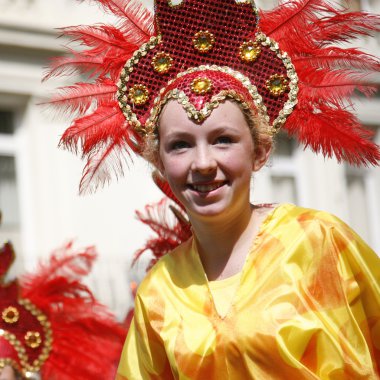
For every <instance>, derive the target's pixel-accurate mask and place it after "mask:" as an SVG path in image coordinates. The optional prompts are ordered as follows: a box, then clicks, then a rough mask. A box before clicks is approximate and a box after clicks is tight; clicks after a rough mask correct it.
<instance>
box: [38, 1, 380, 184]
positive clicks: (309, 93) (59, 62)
mask: <svg viewBox="0 0 380 380" xmlns="http://www.w3.org/2000/svg"><path fill="white" fill-rule="evenodd" d="M97 1H98V2H99V3H100V4H101V5H102V6H103V7H104V8H105V9H106V10H108V11H110V12H112V13H113V14H114V15H116V16H117V17H118V18H119V23H118V25H117V27H113V26H106V25H96V26H79V27H70V28H65V29H63V34H65V35H67V36H69V37H71V38H72V39H73V40H75V41H79V42H80V43H81V44H82V45H83V47H84V48H83V49H81V50H80V51H71V53H72V56H71V57H65V58H58V59H56V60H55V61H54V62H53V64H52V66H51V69H50V71H49V72H48V74H47V75H46V77H45V78H49V77H51V76H54V75H58V74H62V73H69V74H70V73H73V72H74V71H79V72H84V73H90V77H91V78H93V82H92V83H77V84H76V85H74V86H71V87H65V88H62V89H61V92H60V94H58V95H57V96H55V97H54V98H53V99H52V101H51V103H52V104H55V105H60V106H63V107H64V108H66V109H67V110H70V111H75V112H78V114H79V117H78V118H77V119H76V120H75V121H74V122H73V124H72V125H71V127H70V128H68V129H67V130H66V132H65V133H64V135H63V136H62V140H61V144H62V145H63V146H65V147H67V148H69V149H73V150H74V151H76V150H77V149H78V145H79V146H80V150H81V153H82V155H83V157H84V158H86V159H87V164H86V167H85V169H84V174H83V178H82V181H81V186H80V189H81V191H91V190H94V189H96V188H97V186H98V185H99V184H102V183H104V182H108V181H109V180H110V179H111V176H112V174H115V175H116V176H119V175H120V174H121V173H122V172H123V167H124V165H125V160H126V159H127V157H126V153H127V155H128V152H130V150H133V151H135V152H137V153H139V152H140V149H141V140H142V139H143V138H144V136H145V134H147V133H152V132H153V133H154V132H155V129H156V127H157V119H158V117H159V113H160V110H161V109H162V106H163V105H164V104H165V102H166V101H167V100H168V99H173V98H174V99H176V100H177V101H178V102H179V103H180V104H182V105H183V107H184V108H185V109H186V111H187V113H188V115H189V117H191V118H192V119H193V120H195V121H197V122H201V121H202V120H203V119H204V118H206V117H207V116H208V115H209V114H210V112H211V111H212V109H213V108H215V107H216V106H218V104H219V103H220V102H221V101H223V100H224V99H226V98H234V99H236V100H238V101H239V102H241V103H242V104H243V105H245V106H247V107H250V108H251V109H253V110H255V112H257V113H258V114H260V115H261V116H262V118H263V120H266V121H267V123H268V125H269V126H270V127H271V130H272V132H273V133H275V132H276V131H277V130H278V129H279V128H280V127H283V128H284V129H285V130H286V131H287V132H288V133H289V134H290V135H294V136H296V137H297V138H298V139H299V140H300V141H301V142H303V143H304V144H305V145H306V146H310V147H311V148H312V149H313V150H314V151H315V152H320V151H321V152H322V153H323V154H324V155H326V156H332V155H335V156H336V157H337V159H338V160H346V161H348V162H349V163H353V164H357V165H359V164H364V165H368V164H373V165H377V164H378V163H379V160H380V150H379V147H378V146H377V145H376V144H374V143H373V142H372V141H371V139H370V138H371V133H370V132H369V131H367V130H365V129H363V128H362V127H361V126H360V123H359V122H358V120H357V119H356V117H355V116H354V115H353V113H352V112H351V111H352V108H351V104H350V102H349V98H350V96H351V95H352V93H353V92H354V91H355V90H358V91H360V92H362V93H364V94H366V95H369V94H371V93H372V92H373V91H374V89H375V88H374V86H373V85H372V83H371V75H372V74H373V73H375V72H378V71H379V69H380V61H379V60H378V59H377V58H376V57H373V56H371V55H369V54H366V53H364V52H362V51H360V50H358V49H355V48H344V47H342V46H339V44H341V43H342V42H348V41H350V40H351V39H353V38H356V37H358V36H367V35H371V34H373V33H374V32H376V31H379V30H380V17H379V16H376V15H372V14H368V13H364V12H346V9H344V8H343V7H339V6H337V5H334V4H333V2H332V1H329V0H297V1H296V0H282V1H280V4H279V6H278V7H277V8H276V9H274V10H272V11H268V12H264V11H261V12H259V11H258V10H257V9H256V6H255V4H254V1H253V0H245V1H241V0H219V1H214V0H183V1H182V2H181V3H180V4H178V5H173V4H172V2H171V0H156V1H155V18H154V19H153V17H152V16H151V15H150V13H149V12H148V11H147V10H146V9H144V8H143V6H142V5H139V3H137V1H134V0H97ZM90 109H91V111H89V110H90Z"/></svg>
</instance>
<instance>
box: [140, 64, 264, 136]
mask: <svg viewBox="0 0 380 380" xmlns="http://www.w3.org/2000/svg"><path fill="white" fill-rule="evenodd" d="M205 70H209V71H219V72H223V73H226V74H229V75H230V76H232V77H234V78H236V79H238V80H239V81H240V83H241V84H242V85H243V86H244V87H245V88H246V89H247V90H248V92H249V93H250V95H251V97H252V100H253V102H254V104H255V106H256V108H257V110H258V113H259V114H260V115H261V116H262V118H263V119H264V120H265V121H266V122H269V117H268V116H267V109H266V107H265V105H264V104H263V101H262V97H261V95H260V94H259V93H258V92H257V88H256V86H254V85H252V83H251V81H250V80H249V79H248V78H247V77H246V76H244V75H243V74H242V73H240V72H238V71H234V70H232V69H231V68H229V67H220V66H216V65H202V66H199V67H193V68H191V69H189V70H186V71H183V72H181V73H179V74H178V75H177V77H176V78H173V79H172V80H170V81H169V82H168V84H167V85H168V86H169V85H171V84H172V83H173V82H174V81H175V80H176V79H178V78H180V77H182V76H185V75H187V74H190V73H194V72H203V71H205ZM163 91H164V90H163ZM228 94H235V93H234V92H232V91H230V92H227V93H226V92H225V91H222V92H221V93H220V94H218V95H216V96H213V97H212V99H211V101H210V102H208V103H206V104H205V106H204V107H203V108H202V110H201V111H197V110H196V109H195V107H194V106H193V105H192V104H191V102H190V100H189V99H188V97H187V96H186V94H185V93H184V92H183V91H179V90H177V89H174V90H172V91H170V92H169V93H168V94H166V95H165V96H164V98H161V97H160V96H158V97H157V98H156V99H155V100H154V105H153V107H152V109H151V113H150V116H149V118H148V120H147V123H146V129H145V130H144V132H145V133H154V131H155V128H156V125H157V121H158V118H159V115H160V112H161V109H162V107H163V106H164V105H165V104H166V102H167V101H168V100H169V99H170V98H174V99H177V100H178V102H179V103H180V104H182V106H183V107H184V108H185V109H186V112H187V113H188V116H189V117H191V118H192V119H193V120H195V121H197V122H201V121H203V120H204V119H205V118H206V117H207V116H209V115H210V113H211V111H212V110H213V109H215V108H216V107H217V106H218V105H219V103H220V101H222V100H224V99H225V98H226V97H227V95H228ZM235 96H236V94H235V95H234V98H235ZM237 100H239V101H240V102H241V101H242V99H241V98H240V97H239V99H237Z"/></svg>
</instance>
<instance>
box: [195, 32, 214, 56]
mask: <svg viewBox="0 0 380 380" xmlns="http://www.w3.org/2000/svg"><path fill="white" fill-rule="evenodd" d="M214 44H215V37H214V35H213V34H212V33H210V32H209V31H208V30H200V31H199V32H198V33H195V35H194V38H193V45H194V48H195V49H196V50H198V51H199V52H200V53H207V52H209V51H210V50H211V49H212V48H213V46H214Z"/></svg>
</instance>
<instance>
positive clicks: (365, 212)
mask: <svg viewBox="0 0 380 380" xmlns="http://www.w3.org/2000/svg"><path fill="white" fill-rule="evenodd" d="M145 3H146V4H147V6H148V7H150V8H152V2H148V1H146V2H145ZM256 3H257V5H258V6H259V7H262V8H265V9H270V8H271V7H273V6H274V5H275V4H276V1H273V0H261V1H256ZM350 4H351V7H352V9H355V10H358V9H363V10H366V11H371V12H375V13H380V0H355V1H351V3H350ZM0 10H1V11H0V210H1V211H2V215H3V220H2V224H1V226H0V244H1V243H2V242H3V241H5V240H11V241H12V242H13V244H14V245H15V248H16V253H17V261H16V263H15V265H14V266H13V269H12V274H14V275H16V274H19V273H22V272H23V271H25V270H33V268H35V266H36V263H37V261H38V260H39V259H40V258H44V257H48V255H49V254H50V252H51V251H52V250H53V249H54V248H56V247H58V246H60V245H61V244H63V243H64V242H67V241H68V240H70V239H75V242H76V246H77V247H81V246H82V247H83V246H84V245H95V246H96V248H97V250H98V252H99V259H98V261H97V264H96V266H95V268H94V270H93V273H92V274H91V277H90V278H89V280H88V281H89V284H90V286H91V287H92V289H93V290H94V292H95V294H96V295H97V296H98V297H99V298H100V300H101V301H103V302H104V303H106V304H107V305H109V306H110V307H111V309H112V310H113V311H114V312H115V313H116V314H117V316H118V317H119V318H123V317H124V316H125V313H126V311H127V309H128V307H129V306H130V304H131V295H130V283H131V281H138V280H139V279H140V278H141V276H142V275H143V273H144V271H145V269H144V266H145V265H146V262H147V261H148V259H149V258H148V257H146V258H145V260H144V259H143V260H141V262H140V263H139V264H138V265H137V266H134V267H132V268H131V258H132V257H133V254H134V252H135V251H136V250H137V249H138V248H140V247H141V246H143V244H144V242H145V241H146V240H147V239H148V238H149V237H150V236H152V232H151V230H149V229H148V228H147V227H146V226H144V225H143V224H142V223H141V222H138V221H137V220H136V218H135V210H143V209H144V206H145V205H146V204H148V203H154V202H156V201H158V200H160V199H161V198H162V194H161V192H160V191H159V190H158V189H157V188H156V187H155V185H154V184H153V182H152V181H151V179H150V178H151V177H150V176H151V168H149V166H148V165H147V164H146V163H145V162H143V161H142V160H140V159H139V158H134V160H133V161H134V163H133V164H131V166H130V170H129V171H126V175H125V177H124V178H121V179H119V181H116V180H115V181H114V182H113V183H112V184H111V185H110V186H108V187H105V188H103V189H99V190H98V192H97V193H96V194H94V195H88V196H79V195H78V185H79V181H80V178H81V171H82V169H83V166H84V163H83V162H82V161H81V160H80V158H78V157H76V156H74V155H73V154H71V153H69V152H67V151H63V150H60V149H57V144H58V142H59V138H60V135H61V134H62V133H63V131H64V129H65V128H66V127H68V125H69V120H68V119H67V118H66V119H65V118H64V117H63V118H58V117H54V115H53V112H52V111H51V110H50V111H47V110H46V109H45V108H44V107H41V106H38V103H41V102H43V101H45V100H46V98H47V97H48V96H49V94H50V93H52V90H53V89H54V88H55V87H57V86H62V85H65V84H71V83H73V82H72V80H70V82H65V81H64V79H60V80H59V81H58V80H51V81H49V82H48V83H41V77H42V75H43V72H44V67H46V66H47V64H48V59H49V58H50V57H52V56H57V55H61V54H63V53H64V48H63V45H64V44H65V40H64V39H62V38H57V36H58V35H59V30H57V28H59V27H62V26H69V25H78V24H91V23H94V22H112V20H111V18H110V17H109V16H105V15H104V14H103V12H102V11H101V10H100V9H99V8H98V7H97V6H96V5H93V4H92V3H89V2H78V1H76V0H0ZM356 45H358V46H361V47H363V48H364V49H365V50H366V51H367V52H371V53H373V54H377V55H378V54H379V52H380V37H379V36H378V38H377V39H371V40H367V39H363V40H360V41H357V44H356ZM378 83H379V85H380V73H379V79H378ZM355 103H357V111H358V115H359V118H360V119H361V120H362V122H363V124H365V125H366V126H367V127H369V128H371V129H373V131H374V132H375V137H374V138H375V140H376V141H377V143H378V144H380V116H379V115H380V93H378V94H377V96H375V97H373V98H371V99H366V98H360V97H358V98H355ZM276 145H277V146H276V151H275V153H274V155H273V157H272V159H271V162H270V164H269V165H268V166H267V167H266V168H265V169H264V170H262V171H261V172H260V173H259V174H257V175H256V176H255V178H254V179H253V186H252V188H253V191H252V199H253V201H254V202H255V203H262V202H292V203H296V204H298V205H301V206H305V207H313V208H317V209H323V210H326V211H329V212H332V213H334V214H336V215H337V216H339V217H340V218H342V219H343V220H344V221H345V222H347V223H348V224H350V225H351V226H352V227H353V228H354V229H355V230H356V231H357V232H358V233H359V234H360V235H361V236H362V237H363V238H364V239H365V240H366V241H367V242H368V243H369V245H370V246H372V248H373V249H375V251H376V252H377V253H380V199H379V190H380V169H379V168H367V169H366V168H364V169H363V168H361V169H357V168H354V167H350V166H348V165H344V164H342V165H338V164H337V163H336V162H335V161H334V160H333V159H324V158H323V157H320V156H319V157H318V156H316V155H314V154H313V153H311V152H310V151H308V150H304V149H303V147H302V146H298V145H297V144H296V143H295V142H294V141H292V140H289V139H288V138H287V137H286V135H282V134H280V135H279V136H278V139H277V144H276Z"/></svg>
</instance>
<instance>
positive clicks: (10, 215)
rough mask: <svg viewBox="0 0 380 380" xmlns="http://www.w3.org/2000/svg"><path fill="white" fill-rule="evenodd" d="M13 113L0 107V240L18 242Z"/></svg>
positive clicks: (15, 243) (16, 244)
mask: <svg viewBox="0 0 380 380" xmlns="http://www.w3.org/2000/svg"><path fill="white" fill-rule="evenodd" d="M14 116H15V114H14V112H13V111H12V110H7V109H0V211H1V213H2V221H1V225H0V241H1V242H3V241H8V240H10V241H12V243H13V244H14V245H15V246H16V248H18V246H19V244H20V209H19V200H18V189H17V175H16V149H15V117H14Z"/></svg>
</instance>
